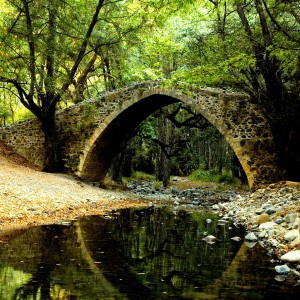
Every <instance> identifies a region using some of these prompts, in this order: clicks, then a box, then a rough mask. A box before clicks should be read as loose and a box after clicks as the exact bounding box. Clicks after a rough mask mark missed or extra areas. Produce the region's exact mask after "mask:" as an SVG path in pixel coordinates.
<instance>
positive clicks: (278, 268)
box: [275, 265, 291, 275]
mask: <svg viewBox="0 0 300 300" xmlns="http://www.w3.org/2000/svg"><path fill="white" fill-rule="evenodd" d="M290 270H291V269H290V268H289V267H288V266H287V265H280V266H276V267H275V271H276V272H277V273H278V274H281V275H284V274H288V273H289V272H290Z"/></svg>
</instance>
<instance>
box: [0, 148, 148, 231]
mask: <svg viewBox="0 0 300 300" xmlns="http://www.w3.org/2000/svg"><path fill="white" fill-rule="evenodd" d="M0 166H1V167H0V231H1V232H3V231H7V230H12V229H14V228H17V227H18V228H19V227H26V226H33V225H43V224H51V223H59V222H64V221H69V220H72V219H75V218H78V217H81V216H85V215H92V214H104V213H107V212H108V211H110V210H112V209H118V208H125V207H132V206H144V205H147V203H148V201H147V200H143V199H141V198H140V197H136V196H133V195H131V194H129V193H128V192H116V191H109V190H104V189H100V188H98V187H93V186H91V185H87V184H84V183H82V182H80V181H77V180H75V179H74V178H73V177H72V176H68V175H63V174H49V173H44V172H41V171H39V170H37V169H36V168H35V166H33V165H30V164H29V163H28V162H26V161H25V160H24V159H22V158H21V157H20V156H18V155H16V154H15V153H13V152H12V151H10V149H8V148H7V147H4V146H3V145H0Z"/></svg>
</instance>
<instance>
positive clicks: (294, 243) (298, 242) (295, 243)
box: [290, 235, 300, 247]
mask: <svg viewBox="0 0 300 300" xmlns="http://www.w3.org/2000/svg"><path fill="white" fill-rule="evenodd" d="M298 245H300V235H298V236H297V237H296V238H295V239H294V240H293V241H292V242H291V243H290V246H291V247H296V246H298Z"/></svg>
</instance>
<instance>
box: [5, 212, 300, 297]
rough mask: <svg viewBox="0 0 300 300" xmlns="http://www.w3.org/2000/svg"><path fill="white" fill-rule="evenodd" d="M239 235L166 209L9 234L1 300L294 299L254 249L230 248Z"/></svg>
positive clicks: (299, 293)
mask: <svg viewBox="0 0 300 300" xmlns="http://www.w3.org/2000/svg"><path fill="white" fill-rule="evenodd" d="M208 218H209V219H211V220H212V222H211V223H209V224H208V223H207V222H206V220H207V219H208ZM205 234H212V235H214V236H215V237H217V241H216V242H215V243H213V244H209V243H207V242H206V241H204V240H203V237H204V236H205ZM243 235H244V233H243V230H242V228H237V227H234V226H232V225H229V224H225V225H224V224H222V225H220V224H218V221H217V216H216V215H213V214H209V213H203V212H187V211H172V210H171V209H168V208H146V209H123V210H120V211H116V212H114V213H112V214H111V215H107V216H104V217H101V216H93V217H87V218H83V219H80V220H77V221H75V222H72V223H70V224H65V225H63V226H58V225H53V226H41V227H36V228H31V229H28V230H21V231H16V232H14V233H12V234H11V236H10V238H9V239H8V240H7V242H6V243H2V244H0V299H5V300H7V299H43V300H44V299H134V300H136V299H255V300H257V299H281V300H282V299H300V286H297V287H293V285H292V282H289V279H288V278H287V279H286V280H285V281H283V282H280V281H278V277H277V280H275V277H276V273H275V271H274V264H272V263H271V262H270V257H269V256H267V254H266V252H265V251H264V250H263V249H262V248H260V246H259V245H256V246H255V247H253V248H248V247H247V245H246V244H244V243H243V242H242V241H240V242H236V241H233V240H231V237H234V236H243Z"/></svg>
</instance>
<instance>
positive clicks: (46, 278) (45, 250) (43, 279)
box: [14, 225, 63, 300]
mask: <svg viewBox="0 0 300 300" xmlns="http://www.w3.org/2000/svg"><path fill="white" fill-rule="evenodd" d="M41 231H42V236H43V239H42V243H41V258H40V262H39V264H38V269H37V271H36V272H35V273H34V274H33V275H32V278H31V279H30V280H29V281H28V282H27V283H26V284H24V285H23V286H21V287H20V288H18V289H17V290H16V293H15V295H14V299H15V300H18V299H28V297H29V296H31V297H32V298H33V299H37V297H38V296H39V298H40V299H43V300H44V299H45V300H47V299H51V295H50V289H51V272H52V271H53V270H54V269H55V268H56V267H57V264H58V262H59V261H58V260H59V256H60V252H61V241H62V234H63V231H62V227H61V226H58V225H53V226H43V227H42V230H41Z"/></svg>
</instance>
